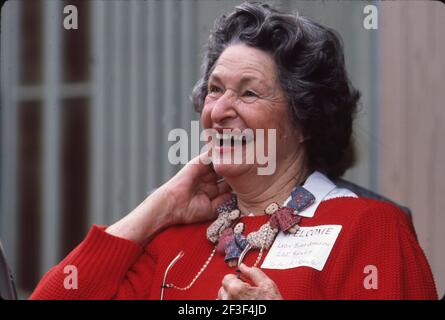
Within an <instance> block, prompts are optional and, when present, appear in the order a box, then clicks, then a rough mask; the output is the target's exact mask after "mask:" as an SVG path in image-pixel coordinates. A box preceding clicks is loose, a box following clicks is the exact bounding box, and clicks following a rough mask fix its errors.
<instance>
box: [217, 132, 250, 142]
mask: <svg viewBox="0 0 445 320" xmlns="http://www.w3.org/2000/svg"><path fill="white" fill-rule="evenodd" d="M215 138H216V139H217V140H230V141H240V142H245V143H246V142H247V141H249V142H250V141H251V140H252V138H253V137H250V136H247V137H246V136H244V135H242V134H230V133H224V134H221V133H218V132H217V133H216V136H215Z"/></svg>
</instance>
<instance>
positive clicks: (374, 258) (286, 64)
mask: <svg viewBox="0 0 445 320" xmlns="http://www.w3.org/2000/svg"><path fill="white" fill-rule="evenodd" d="M192 98H193V103H194V105H195V107H196V109H197V111H198V112H200V114H201V121H202V125H203V127H204V128H207V129H209V128H212V129H214V130H216V131H217V132H218V133H223V132H224V133H227V131H229V132H232V131H233V132H234V134H233V135H235V132H239V131H243V130H245V129H252V130H253V132H257V131H256V130H257V129H264V130H266V131H268V130H270V129H275V130H276V135H275V136H273V137H275V138H276V139H275V140H274V141H272V142H273V143H274V144H275V146H276V157H275V160H276V167H275V171H274V173H273V174H271V175H260V174H258V171H257V169H258V167H260V164H259V163H258V161H254V162H253V163H245V162H243V163H241V164H234V163H224V162H223V161H216V160H218V159H220V158H222V157H226V156H227V155H229V156H230V155H231V153H232V152H233V149H234V146H233V144H231V141H230V140H232V136H231V135H230V134H229V135H225V136H224V135H220V136H218V137H219V138H220V139H221V141H218V140H215V139H213V140H212V141H211V143H212V152H211V157H212V160H213V163H211V164H208V162H206V161H203V160H204V159H205V158H206V157H207V156H208V155H205V154H202V155H201V156H200V157H198V158H197V159H194V160H193V161H191V162H190V163H189V164H187V165H186V166H185V167H184V168H182V170H181V171H179V173H177V174H176V175H175V176H174V177H173V178H171V179H170V180H169V181H168V182H167V183H165V184H164V185H162V186H161V187H159V188H158V189H157V191H155V192H154V193H153V194H151V195H150V196H149V197H147V198H146V199H145V200H144V201H143V202H142V203H141V204H140V205H139V206H138V207H137V208H136V209H134V210H133V211H132V212H131V213H129V214H128V215H127V216H126V217H124V218H123V219H122V220H120V221H118V222H116V223H115V224H114V225H111V226H109V227H99V226H93V227H92V229H91V230H90V232H89V233H88V235H87V237H86V239H85V240H84V241H83V242H82V243H81V244H80V245H79V246H78V247H77V248H75V249H74V250H73V252H71V253H70V254H69V255H68V256H67V257H66V258H65V259H64V260H63V261H62V262H61V263H60V264H59V265H57V266H55V267H54V268H53V269H51V270H50V271H49V272H48V273H47V274H46V275H45V276H44V278H43V279H42V280H41V282H40V283H39V285H38V286H37V288H36V289H35V291H34V293H33V294H32V296H31V298H33V299H159V298H163V299H215V298H219V299H437V294H436V290H435V285H434V280H433V277H432V274H431V271H430V268H429V266H428V263H427V261H426V258H425V255H424V254H423V252H422V249H421V248H420V247H419V244H418V242H417V239H416V236H415V233H414V230H413V227H412V225H411V223H410V221H409V219H408V218H407V217H406V215H405V214H404V213H403V212H401V211H400V210H399V209H398V208H397V207H396V206H393V205H391V204H389V203H384V202H380V201H375V200H370V199H365V198H361V197H358V196H357V195H356V194H354V193H353V192H351V191H349V190H345V189H340V188H337V187H336V186H335V184H334V183H333V182H332V181H331V180H330V179H335V178H338V177H339V176H341V175H342V174H343V173H344V172H345V170H346V169H347V168H348V167H349V166H350V165H351V163H352V161H351V160H352V156H351V150H352V147H351V143H352V142H351V132H352V120H353V116H354V112H355V111H356V107H357V102H358V99H359V93H358V92H357V91H356V90H355V89H354V88H353V87H352V86H351V85H350V83H349V79H348V77H347V73H346V70H345V65H344V57H343V49H342V46H341V42H340V40H339V37H338V35H337V34H336V33H335V32H334V31H333V30H331V29H328V28H326V27H323V26H321V25H319V24H317V23H315V22H314V21H312V20H310V19H308V18H306V17H302V16H295V15H291V14H284V13H280V12H278V11H277V10H275V9H273V8H271V7H270V6H268V5H261V4H249V3H244V4H242V5H240V6H238V7H237V8H236V9H235V11H234V12H233V13H231V14H230V15H228V16H222V17H221V18H220V19H218V20H217V22H216V23H215V27H214V30H213V31H212V33H211V35H210V38H209V42H208V46H207V55H206V60H205V62H204V65H203V75H202V78H201V79H200V81H199V82H198V84H197V85H196V87H195V88H194V91H193V95H192ZM270 137H271V136H269V135H267V134H266V137H265V140H267V139H271V138H270ZM222 140H225V141H222ZM227 141H229V142H228V143H226V142H227ZM223 142H224V143H223ZM269 142H270V141H265V145H269ZM251 143H253V144H255V143H257V135H256V134H254V138H253V139H252V140H249V141H243V143H242V151H243V156H245V155H246V152H247V151H246V150H247V147H248V145H249V144H251ZM221 177H223V178H224V179H221ZM266 209H267V211H266ZM234 210H239V212H237V211H234ZM231 212H235V213H237V214H236V215H233V214H232V215H231V214H230V213H231ZM239 213H240V214H239ZM266 213H267V214H266ZM278 213H280V215H277V216H275V218H274V219H275V220H274V221H275V222H274V223H272V224H271V223H269V219H272V218H273V217H274V215H275V214H278ZM238 214H239V215H238ZM231 216H233V217H231ZM230 217H231V218H230ZM215 220H216V222H214V221H215ZM240 222H242V223H243V225H244V227H245V228H244V230H238V229H236V232H238V233H240V232H242V233H243V235H242V237H241V235H240V239H243V241H244V242H243V246H241V247H240V248H241V249H243V251H242V253H241V254H239V252H238V253H237V255H236V257H237V258H236V259H238V263H237V265H235V266H233V265H234V264H233V263H230V264H227V263H226V262H225V260H227V259H229V258H230V259H232V258H233V256H232V255H231V256H230V257H224V253H221V251H222V252H224V250H218V251H217V250H216V248H217V246H218V241H219V240H220V238H221V235H223V234H224V233H225V230H227V229H228V228H234V226H235V225H237V224H238V223H240ZM281 226H284V227H281ZM289 228H290V229H289ZM286 230H292V232H289V231H286ZM232 232H233V230H232V231H230V230H229V231H228V232H226V233H228V234H230V233H232ZM244 239H246V241H247V242H246V241H245V240H244ZM221 241H223V240H222V239H221ZM226 251H227V250H226ZM238 256H239V257H238ZM66 266H70V267H71V268H72V266H74V267H75V268H76V270H77V275H78V279H77V281H78V283H77V289H76V290H71V289H70V288H69V286H68V288H67V285H66V283H67V281H66V280H67V277H69V276H70V275H69V274H68V273H65V272H64V271H65V270H66V269H65V268H66ZM70 270H71V269H70ZM71 280H72V279H71Z"/></svg>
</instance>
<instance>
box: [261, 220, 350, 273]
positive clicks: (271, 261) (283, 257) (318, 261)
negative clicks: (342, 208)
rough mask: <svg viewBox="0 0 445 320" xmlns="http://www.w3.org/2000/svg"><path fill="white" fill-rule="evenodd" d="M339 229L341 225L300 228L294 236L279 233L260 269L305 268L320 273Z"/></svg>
mask: <svg viewBox="0 0 445 320" xmlns="http://www.w3.org/2000/svg"><path fill="white" fill-rule="evenodd" d="M341 228H342V226H341V225H321V226H315V227H301V228H300V229H299V230H298V231H297V232H296V233H295V234H284V233H283V232H280V233H279V234H278V236H277V238H276V239H275V242H274V244H273V245H272V247H271V248H270V251H269V253H268V255H267V257H266V258H265V259H264V262H263V264H262V266H261V268H264V269H290V268H296V267H301V266H306V267H311V268H314V269H317V270H319V271H321V270H323V267H324V265H325V263H326V260H327V259H328V257H329V254H330V253H331V250H332V248H333V246H334V243H335V241H336V240H337V237H338V235H339V233H340V230H341Z"/></svg>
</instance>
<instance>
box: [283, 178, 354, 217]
mask: <svg viewBox="0 0 445 320" xmlns="http://www.w3.org/2000/svg"><path fill="white" fill-rule="evenodd" d="M303 188H305V189H306V190H307V191H309V192H310V193H312V194H313V195H314V197H315V202H314V204H312V205H311V206H309V207H308V208H306V209H305V210H303V211H301V212H299V213H298V215H299V216H302V217H306V218H312V217H313V216H314V214H315V211H317V208H318V206H319V205H320V203H321V202H322V201H326V200H329V199H334V198H340V197H353V198H357V195H356V194H355V193H354V192H352V191H350V190H348V189H344V188H337V186H336V185H335V184H334V183H333V182H332V181H331V180H329V178H328V177H326V176H325V175H324V174H322V173H321V172H318V171H314V172H313V173H312V174H311V175H310V176H309V177H308V178H307V179H306V182H305V183H304V185H303ZM290 200H291V196H289V198H287V199H286V201H284V205H287V203H288V202H289V201H290Z"/></svg>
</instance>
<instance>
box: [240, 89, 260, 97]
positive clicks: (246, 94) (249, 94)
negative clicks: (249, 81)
mask: <svg viewBox="0 0 445 320" xmlns="http://www.w3.org/2000/svg"><path fill="white" fill-rule="evenodd" d="M243 96H245V97H258V95H257V94H256V93H255V92H253V91H250V90H247V91H246V92H244V94H243Z"/></svg>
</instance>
